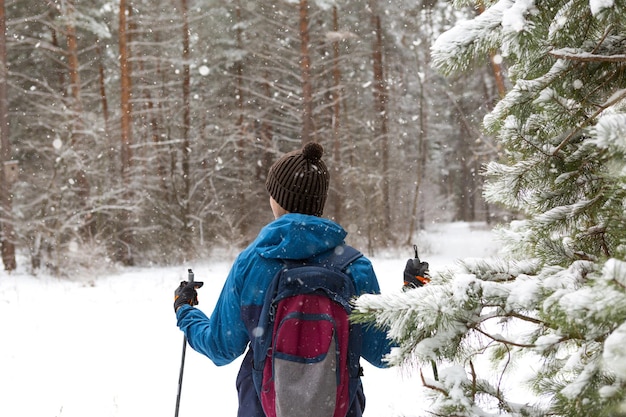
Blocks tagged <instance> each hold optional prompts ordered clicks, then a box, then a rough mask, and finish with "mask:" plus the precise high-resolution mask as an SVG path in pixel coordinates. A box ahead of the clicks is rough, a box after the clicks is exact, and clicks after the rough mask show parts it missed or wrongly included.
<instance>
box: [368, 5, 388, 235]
mask: <svg viewBox="0 0 626 417" xmlns="http://www.w3.org/2000/svg"><path fill="white" fill-rule="evenodd" d="M375 3H376V1H375V0H373V1H372V3H371V4H372V7H371V10H372V18H371V23H372V29H373V31H374V34H375V38H374V40H373V45H372V64H373V72H374V106H375V109H376V116H377V117H378V131H377V132H376V133H377V134H378V137H379V138H380V151H381V169H382V172H381V175H382V183H381V188H382V189H381V193H382V194H381V198H382V207H383V213H382V224H381V229H382V231H383V233H385V235H386V234H388V231H389V225H390V224H391V207H390V201H389V199H390V198H389V178H388V174H389V143H388V142H389V132H388V126H387V119H388V115H387V84H386V82H385V77H384V71H383V36H382V28H381V24H380V16H379V15H378V12H377V8H376V4H375ZM384 237H385V240H386V238H387V236H384Z"/></svg>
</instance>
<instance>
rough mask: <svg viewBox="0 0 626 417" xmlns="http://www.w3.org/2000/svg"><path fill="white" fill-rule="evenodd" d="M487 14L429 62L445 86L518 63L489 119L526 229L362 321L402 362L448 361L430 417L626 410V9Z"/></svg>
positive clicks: (540, 5) (580, 4)
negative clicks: (523, 377)
mask: <svg viewBox="0 0 626 417" xmlns="http://www.w3.org/2000/svg"><path fill="white" fill-rule="evenodd" d="M468 5H470V4H469V3H468V2H462V1H458V2H457V6H468ZM481 5H484V6H485V10H484V12H483V13H481V14H480V15H478V16H476V17H475V18H474V19H471V20H466V21H463V22H460V23H458V24H457V25H456V26H455V27H453V28H452V29H450V30H449V31H448V32H446V33H444V34H442V35H441V36H440V37H439V38H438V39H437V41H436V42H435V43H434V45H433V47H432V52H433V63H434V65H435V66H436V68H437V69H438V70H440V71H441V72H442V73H443V74H446V75H449V74H452V73H455V72H458V71H467V70H470V69H471V67H472V64H473V63H475V62H478V61H480V60H483V59H485V57H487V56H488V54H489V53H493V52H494V51H496V50H498V52H499V54H500V55H501V56H502V58H503V60H504V63H505V64H506V65H508V77H509V80H510V83H511V84H510V85H511V87H510V89H509V91H508V92H507V94H506V96H505V97H504V98H503V99H502V100H500V101H499V103H498V104H497V105H496V106H495V108H494V109H493V111H492V112H491V113H490V114H489V115H487V116H486V117H485V119H484V128H485V131H486V132H487V133H488V134H491V135H494V136H495V137H496V138H497V140H498V142H499V144H500V146H501V147H502V150H503V155H502V158H501V159H500V160H499V161H497V162H495V161H494V162H491V163H489V164H487V166H486V169H485V173H486V175H487V177H488V184H487V187H486V191H485V197H486V198H487V200H489V201H490V202H494V203H500V204H503V205H504V206H506V207H508V208H510V209H515V210H517V211H518V212H519V213H520V218H521V220H517V221H513V222H511V223H510V224H509V225H507V226H506V227H502V228H501V229H500V230H499V234H500V236H501V237H502V240H503V242H504V246H503V247H504V249H503V251H502V252H501V254H500V255H501V256H500V258H499V259H467V260H464V261H461V262H460V264H459V266H458V267H457V268H452V269H450V270H449V271H446V272H444V273H441V274H440V275H439V276H437V277H435V278H434V279H433V281H432V282H431V284H429V285H427V286H426V287H423V288H419V289H415V290H411V291H408V292H405V293H400V294H398V293H396V294H387V295H377V296H363V297H361V298H360V299H358V300H357V303H356V306H357V309H358V314H356V316H357V318H358V320H363V321H375V322H376V324H377V325H380V326H385V327H388V328H389V335H390V337H392V338H393V339H394V340H396V341H397V342H398V343H399V348H398V349H397V350H396V351H394V352H393V355H392V356H391V357H390V362H391V363H392V364H394V365H404V366H406V367H412V366H415V364H422V365H423V364H426V365H428V364H429V362H430V361H436V362H437V363H438V364H439V378H438V380H435V379H430V378H428V377H427V376H426V374H422V375H423V378H422V379H423V381H424V384H425V385H426V386H428V387H430V388H432V389H433V393H434V402H433V405H432V407H431V410H430V411H431V412H432V413H433V414H434V415H437V416H444V415H445V416H451V415H454V416H468V417H469V416H495V415H498V416H546V415H550V416H568V417H576V416H580V417H583V416H584V417H588V416H618V415H626V365H624V364H626V320H625V319H626V212H625V210H626V158H625V155H626V100H625V99H626V19H624V13H625V12H626V3H625V2H624V1H623V0H614V1H610V0H607V1H600V0H592V1H582V0H568V1H554V0H549V1H543V2H533V1H531V0H518V1H513V0H501V1H498V2H487V3H486V4H485V3H481ZM468 245H471V242H468ZM459 256H460V257H462V254H461V253H460V254H459ZM485 357H488V358H489V359H490V361H491V365H492V367H491V369H490V368H488V367H485V366H477V363H480V362H481V361H482V360H483V358H485ZM529 358H534V360H535V362H533V363H535V364H536V365H535V366H534V369H532V371H531V377H530V378H529V380H528V381H527V382H528V386H529V388H531V389H533V390H534V392H535V393H536V396H535V397H534V398H533V399H532V400H529V401H528V402H527V403H519V402H515V401H513V400H512V399H511V398H510V392H509V391H507V389H506V388H507V386H508V387H510V384H509V385H507V381H510V380H511V379H512V378H515V377H516V373H519V365H520V364H527V363H529V362H528V361H529ZM516 366H518V368H516ZM525 372H530V370H528V369H525ZM518 401H519V399H518Z"/></svg>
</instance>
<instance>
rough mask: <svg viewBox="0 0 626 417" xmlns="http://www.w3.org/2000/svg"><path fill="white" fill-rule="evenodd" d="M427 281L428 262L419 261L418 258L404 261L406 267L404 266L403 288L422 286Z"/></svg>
mask: <svg viewBox="0 0 626 417" xmlns="http://www.w3.org/2000/svg"><path fill="white" fill-rule="evenodd" d="M429 282H430V273H429V272H428V262H420V260H419V258H413V259H409V260H408V261H406V267H404V289H410V288H417V287H422V286H424V285H425V284H428V283H429Z"/></svg>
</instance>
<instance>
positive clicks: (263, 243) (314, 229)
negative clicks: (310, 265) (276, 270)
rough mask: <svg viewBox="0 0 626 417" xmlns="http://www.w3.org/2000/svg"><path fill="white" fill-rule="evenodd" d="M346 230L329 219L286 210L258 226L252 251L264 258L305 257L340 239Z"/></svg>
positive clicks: (332, 246) (326, 248) (321, 250)
mask: <svg viewBox="0 0 626 417" xmlns="http://www.w3.org/2000/svg"><path fill="white" fill-rule="evenodd" d="M347 234H348V233H347V232H346V231H345V230H344V229H343V228H342V227H341V226H340V225H338V224H337V223H335V222H333V221H332V220H328V219H323V218H321V217H317V216H310V215H307V214H300V213H288V214H285V215H283V216H280V217H279V218H278V219H276V220H274V221H273V222H271V223H269V224H268V225H267V226H265V227H264V228H263V229H262V230H261V232H260V233H259V236H258V237H257V242H256V251H257V253H258V254H259V255H260V256H262V257H263V258H266V259H307V258H310V257H312V256H315V255H318V254H320V253H322V252H325V251H327V250H329V249H332V248H334V247H335V246H337V245H340V244H342V243H344V239H345V237H346V235H347Z"/></svg>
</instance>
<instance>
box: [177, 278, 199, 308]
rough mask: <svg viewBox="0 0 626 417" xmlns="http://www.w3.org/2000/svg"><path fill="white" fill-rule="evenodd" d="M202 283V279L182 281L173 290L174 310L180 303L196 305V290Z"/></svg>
mask: <svg viewBox="0 0 626 417" xmlns="http://www.w3.org/2000/svg"><path fill="white" fill-rule="evenodd" d="M203 285H204V282H202V281H182V282H181V283H180V285H179V286H178V288H176V291H174V311H178V308H179V307H180V306H182V305H185V304H189V305H190V306H195V305H198V293H197V292H196V290H197V289H198V288H200V287H202V286H203Z"/></svg>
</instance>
